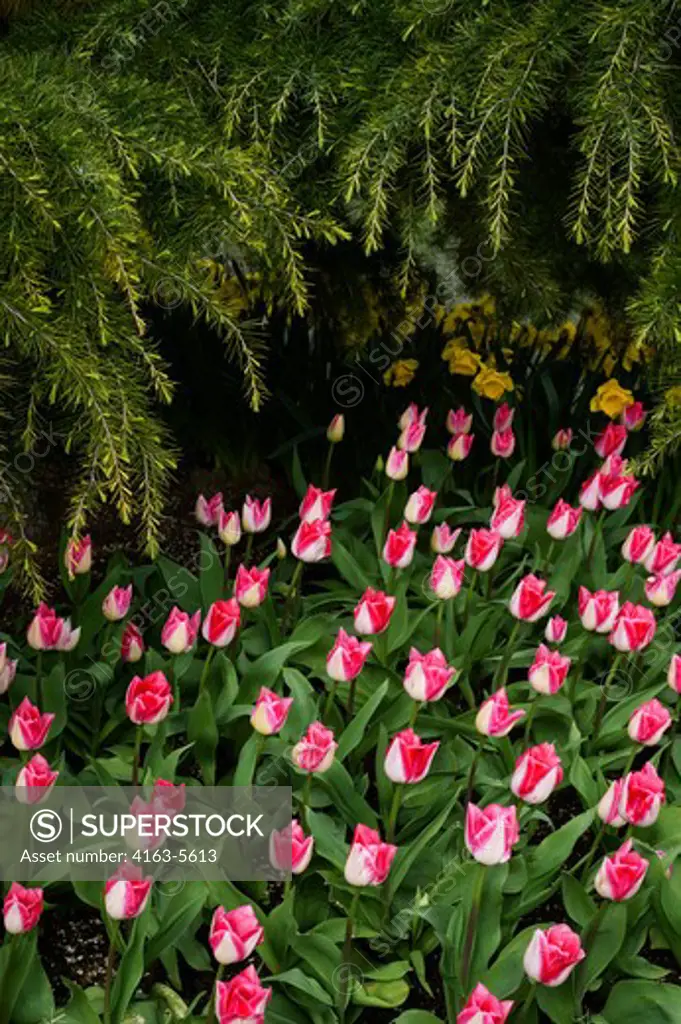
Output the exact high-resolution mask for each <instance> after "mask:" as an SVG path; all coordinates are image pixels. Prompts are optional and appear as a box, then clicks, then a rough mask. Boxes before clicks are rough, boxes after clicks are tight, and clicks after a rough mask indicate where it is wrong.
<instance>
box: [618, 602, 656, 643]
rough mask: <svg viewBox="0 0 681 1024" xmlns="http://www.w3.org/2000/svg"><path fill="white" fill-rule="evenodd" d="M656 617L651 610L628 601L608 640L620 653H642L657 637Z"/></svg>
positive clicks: (620, 612) (621, 609) (623, 606)
mask: <svg viewBox="0 0 681 1024" xmlns="http://www.w3.org/2000/svg"><path fill="white" fill-rule="evenodd" d="M655 629H656V622H655V616H654V615H653V613H652V612H651V610H650V608H644V607H643V605H640V604H632V603H631V601H627V602H626V603H625V604H623V605H622V607H621V608H620V611H619V614H618V616H617V619H616V620H615V624H614V626H613V628H612V633H611V634H610V636H609V637H608V640H609V641H610V643H611V644H612V645H613V647H615V648H616V650H618V651H624V652H627V651H642V650H643V649H644V648H645V647H647V646H648V645H649V644H650V643H651V642H652V639H653V637H654V636H655Z"/></svg>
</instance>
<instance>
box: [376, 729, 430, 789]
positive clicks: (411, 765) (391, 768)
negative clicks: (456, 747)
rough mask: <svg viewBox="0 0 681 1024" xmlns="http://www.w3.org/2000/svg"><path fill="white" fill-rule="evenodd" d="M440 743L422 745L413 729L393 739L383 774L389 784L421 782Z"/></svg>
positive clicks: (399, 733)
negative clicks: (388, 780)
mask: <svg viewBox="0 0 681 1024" xmlns="http://www.w3.org/2000/svg"><path fill="white" fill-rule="evenodd" d="M439 746H440V741H439V740H436V741H435V742H433V743H424V742H423V740H422V739H421V738H420V737H419V736H417V735H416V733H415V732H414V730H413V729H403V730H402V732H398V733H397V735H396V736H394V737H393V739H392V741H391V743H390V746H389V747H388V750H387V753H386V755H385V764H384V769H385V774H386V775H387V776H388V778H389V779H390V781H391V782H395V783H404V784H407V785H412V784H414V783H416V782H422V781H423V779H425V777H426V775H427V774H428V772H429V771H430V766H431V764H432V763H433V758H434V757H435V754H436V753H437V749H438V747H439Z"/></svg>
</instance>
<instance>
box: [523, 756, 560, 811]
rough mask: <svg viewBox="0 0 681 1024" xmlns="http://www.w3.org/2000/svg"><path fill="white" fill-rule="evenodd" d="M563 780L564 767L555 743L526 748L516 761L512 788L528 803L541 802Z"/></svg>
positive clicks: (546, 798)
mask: <svg viewBox="0 0 681 1024" xmlns="http://www.w3.org/2000/svg"><path fill="white" fill-rule="evenodd" d="M562 781H563V767H562V765H561V762H560V758H559V757H558V754H557V753H556V748H555V747H554V745H553V743H540V744H538V745H537V746H536V747H530V748H529V750H526V751H525V752H524V753H523V754H521V755H520V757H519V758H518V759H517V761H516V763H515V770H514V772H513V775H512V777H511V790H512V791H513V793H514V795H515V796H517V797H518V798H519V799H520V800H524V801H525V803H527V804H541V803H543V802H544V801H545V800H548V798H549V797H550V796H551V794H552V793H553V791H554V789H555V788H556V786H558V785H559V784H560V783H561V782H562Z"/></svg>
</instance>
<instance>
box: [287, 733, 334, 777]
mask: <svg viewBox="0 0 681 1024" xmlns="http://www.w3.org/2000/svg"><path fill="white" fill-rule="evenodd" d="M337 749H338V744H337V743H336V741H335V739H334V736H333V729H327V728H326V726H325V725H322V723H321V722H313V723H312V725H310V726H308V729H307V732H306V733H305V735H304V736H303V738H302V739H301V740H299V741H298V742H297V743H296V745H295V747H294V748H293V751H292V753H291V760H292V761H293V763H294V765H295V766H296V768H299V769H300V770H301V772H309V773H310V774H312V773H316V774H318V775H321V774H322V773H323V772H326V771H328V770H329V768H330V767H331V765H332V764H333V761H334V757H335V755H336V750H337Z"/></svg>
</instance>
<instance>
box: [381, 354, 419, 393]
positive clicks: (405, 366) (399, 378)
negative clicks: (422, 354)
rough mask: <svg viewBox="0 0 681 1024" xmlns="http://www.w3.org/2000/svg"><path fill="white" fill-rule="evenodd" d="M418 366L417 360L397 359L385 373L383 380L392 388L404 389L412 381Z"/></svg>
mask: <svg viewBox="0 0 681 1024" xmlns="http://www.w3.org/2000/svg"><path fill="white" fill-rule="evenodd" d="M418 366H419V363H418V359H398V360H397V361H396V362H394V363H393V364H392V366H390V367H388V369H387V370H386V371H385V373H384V374H383V380H384V381H385V383H386V384H392V386H393V387H394V388H404V387H406V386H407V384H411V382H412V381H413V379H414V374H415V373H416V371H417V370H418Z"/></svg>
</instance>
